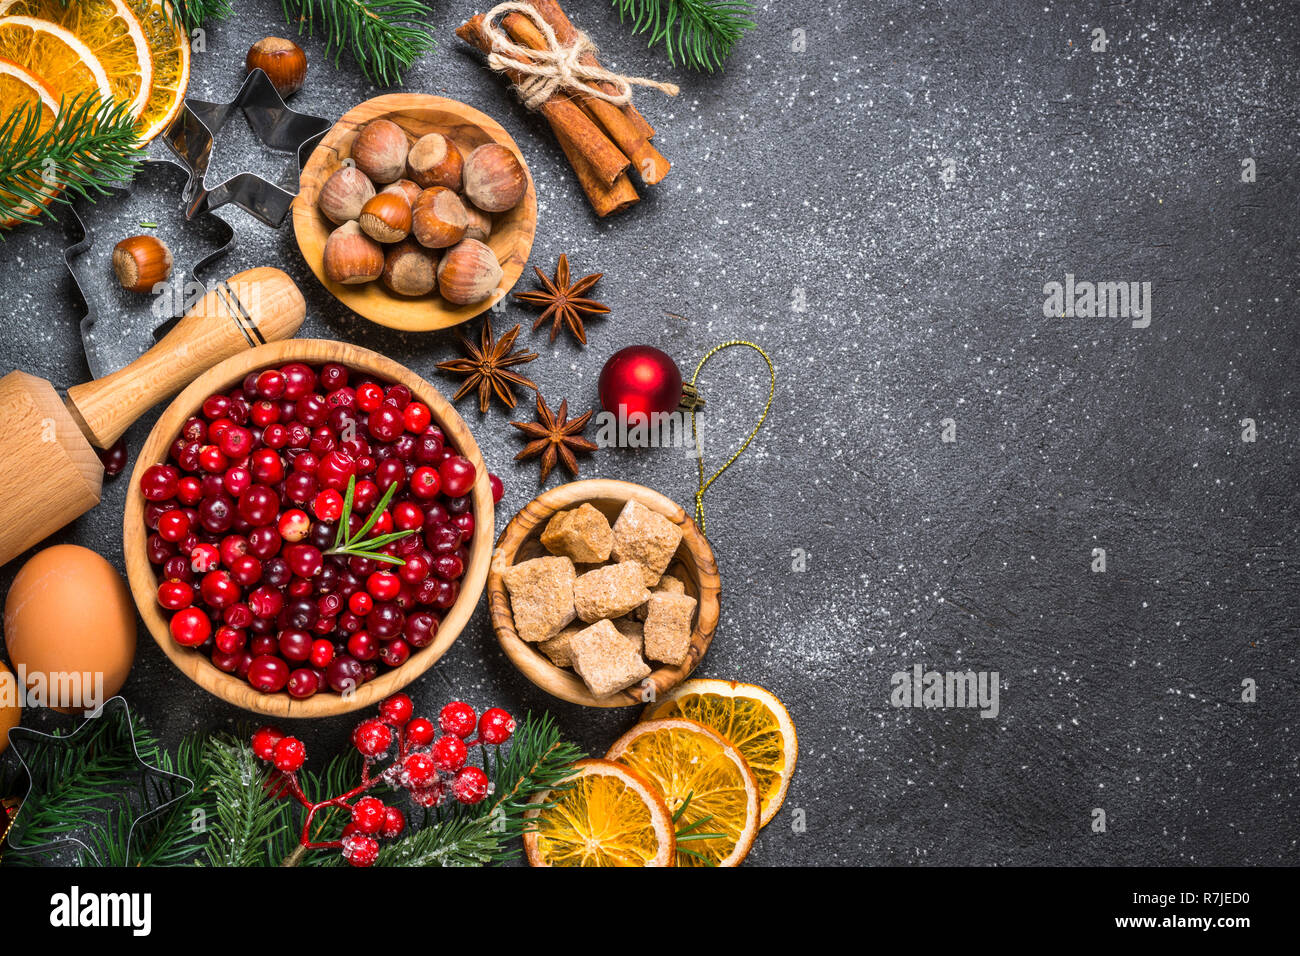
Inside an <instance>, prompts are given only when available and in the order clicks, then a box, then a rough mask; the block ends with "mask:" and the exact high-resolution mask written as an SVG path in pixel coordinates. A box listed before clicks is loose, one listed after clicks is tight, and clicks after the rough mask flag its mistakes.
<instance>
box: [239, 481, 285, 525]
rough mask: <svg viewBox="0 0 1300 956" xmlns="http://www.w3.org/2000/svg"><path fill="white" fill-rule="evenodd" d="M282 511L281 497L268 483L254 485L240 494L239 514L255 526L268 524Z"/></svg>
mask: <svg viewBox="0 0 1300 956" xmlns="http://www.w3.org/2000/svg"><path fill="white" fill-rule="evenodd" d="M279 513H280V498H279V496H278V495H276V493H275V492H274V491H272V490H271V489H270V488H268V487H267V486H266V485H253V486H252V487H251V488H249V489H248V490H247V491H245V492H244V493H243V494H242V495H240V496H239V514H240V516H241V517H242V518H243V519H244V520H245V521H247V522H248V523H249V524H251V525H253V526H254V527H259V528H260V527H261V526H263V525H268V524H270V523H271V522H273V521H275V519H276V516H277V515H278V514H279Z"/></svg>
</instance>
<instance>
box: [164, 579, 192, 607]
mask: <svg viewBox="0 0 1300 956" xmlns="http://www.w3.org/2000/svg"><path fill="white" fill-rule="evenodd" d="M193 603H194V588H192V587H190V586H189V585H188V584H186V583H185V582H184V581H164V582H163V583H162V584H160V585H158V604H159V605H161V606H162V607H165V608H166V609H167V610H169V611H181V610H184V609H185V608H187V607H189V606H190V605H191V604H193Z"/></svg>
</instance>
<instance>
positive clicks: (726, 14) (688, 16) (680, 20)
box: [613, 0, 754, 73]
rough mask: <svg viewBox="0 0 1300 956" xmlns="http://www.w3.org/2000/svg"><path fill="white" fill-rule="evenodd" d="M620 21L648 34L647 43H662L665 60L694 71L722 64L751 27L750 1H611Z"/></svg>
mask: <svg viewBox="0 0 1300 956" xmlns="http://www.w3.org/2000/svg"><path fill="white" fill-rule="evenodd" d="M613 3H614V6H615V7H616V8H617V10H618V18H619V20H620V21H622V20H624V19H625V18H629V17H630V18H631V20H632V32H633V33H648V34H650V40H649V43H648V44H647V46H654V45H655V44H657V43H663V45H664V48H665V49H666V50H667V51H668V61H669V62H670V63H672V64H673V65H674V66H675V65H677V64H678V63H682V64H684V65H686V66H688V67H690V68H692V69H695V70H708V71H709V72H710V73H712V72H713V71H714V69H715V68H717V69H720V68H721V67H722V61H723V60H725V59H726V58H727V56H728V55H729V54H730V53H731V48H732V46H733V45H734V44H735V43H736V42H737V41H738V40H739V39H740V38H741V37H742V36H743V35H744V34H745V31H746V30H752V29H753V28H754V21H753V20H751V19H749V16H750V14H752V13H753V12H754V7H753V4H752V3H751V2H750V0H613Z"/></svg>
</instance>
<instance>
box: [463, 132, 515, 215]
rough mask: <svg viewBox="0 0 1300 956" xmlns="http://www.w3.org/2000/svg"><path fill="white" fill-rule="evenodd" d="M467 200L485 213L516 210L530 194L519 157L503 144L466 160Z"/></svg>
mask: <svg viewBox="0 0 1300 956" xmlns="http://www.w3.org/2000/svg"><path fill="white" fill-rule="evenodd" d="M462 177H463V179H464V191H465V196H466V197H467V198H468V199H469V201H470V202H472V203H473V204H474V205H476V206H478V208H479V209H482V210H484V211H485V212H505V211H506V210H507V209H512V208H514V207H515V206H516V205H517V204H518V203H519V200H521V199H523V198H524V193H525V192H527V191H528V174H527V173H525V172H524V165H523V163H521V162H520V161H519V157H518V156H516V155H515V154H514V153H513V152H511V151H510V150H509V149H507V148H506V147H505V146H502V145H501V144H500V143H484V144H483V145H482V146H479V147H476V148H475V149H474V151H473V152H471V153H470V154H469V156H467V157H465V169H464V171H463V173H462Z"/></svg>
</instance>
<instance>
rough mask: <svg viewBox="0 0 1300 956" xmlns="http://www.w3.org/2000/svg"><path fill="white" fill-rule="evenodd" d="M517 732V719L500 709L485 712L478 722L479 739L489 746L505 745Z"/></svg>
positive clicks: (494, 708)
mask: <svg viewBox="0 0 1300 956" xmlns="http://www.w3.org/2000/svg"><path fill="white" fill-rule="evenodd" d="M514 732H515V719H514V718H513V717H511V716H510V715H509V714H508V713H506V712H505V711H504V710H502V709H501V708H500V707H490V708H488V709H487V710H485V711H483V716H482V718H480V720H479V722H478V736H479V739H480V740H482V741H483V742H484V743H487V744H503V743H505V742H506V741H507V740H509V739H510V735H511V734H513V733H514Z"/></svg>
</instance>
